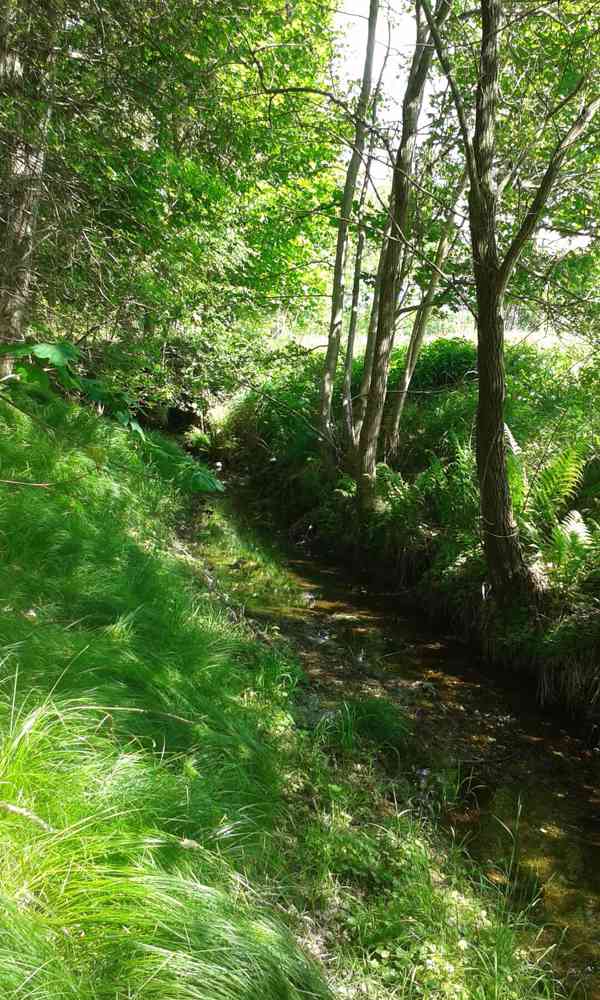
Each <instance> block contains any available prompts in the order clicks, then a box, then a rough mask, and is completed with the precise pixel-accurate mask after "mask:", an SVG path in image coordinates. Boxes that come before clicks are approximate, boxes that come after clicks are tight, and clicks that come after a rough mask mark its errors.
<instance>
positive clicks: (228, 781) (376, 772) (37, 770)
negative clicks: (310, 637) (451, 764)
mask: <svg viewBox="0 0 600 1000" xmlns="http://www.w3.org/2000/svg"><path fill="white" fill-rule="evenodd" d="M21 403H23V405H24V406H25V408H26V409H28V410H29V411H30V413H31V414H32V415H31V416H26V415H24V414H23V413H21V412H20V411H18V410H16V409H15V408H14V407H12V406H9V405H7V404H6V403H4V402H0V421H1V424H2V433H1V435H0V461H1V473H0V475H1V478H2V480H3V483H2V494H1V499H0V538H1V544H2V563H1V570H0V572H1V574H2V581H1V588H2V623H1V626H0V644H1V662H2V687H1V693H2V697H1V704H0V768H1V773H2V787H1V790H0V825H1V826H0V829H1V834H2V836H1V850H0V872H1V886H2V888H1V897H2V905H1V909H0V992H1V994H2V996H3V997H6V998H7V1000H9V998H10V1000H13V998H14V1000H17V998H21V997H25V996H27V997H28V998H35V1000H66V998H77V1000H133V998H139V1000H153V998H156V1000H159V998H160V1000H166V998H168V1000H229V998H230V1000H234V998H235V1000H257V998H261V1000H264V998H269V997H272V998H273V1000H275V998H277V1000H282V998H287V1000H294V998H298V1000H299V998H300V997H302V998H303V1000H306V998H309V997H312V998H323V1000H325V998H326V997H329V996H330V995H331V991H333V992H334V993H335V994H337V995H341V996H349V997H352V996H357V997H358V996H363V995H368V996H372V997H375V998H379V997H381V998H383V997H384V996H385V997H389V996H392V995H393V996H404V997H420V996H427V997H428V998H431V997H448V998H450V997H452V998H463V997H464V998H470V997H473V998H475V997H476V998H488V997H489V998H492V997H494V998H500V997H502V998H509V997H510V998H513V997H514V998H515V1000H517V998H518V1000H523V998H528V997H533V996H536V997H537V996H539V995H540V994H541V995H548V996H551V995H556V993H555V986H554V984H553V982H552V979H551V978H550V977H549V976H547V975H546V974H545V973H544V972H543V971H541V969H540V966H539V965H538V964H537V963H536V961H535V960H534V956H533V953H532V952H531V951H524V950H519V947H523V941H524V939H523V938H522V937H521V936H520V932H521V931H522V930H523V927H524V922H523V919H524V918H521V917H519V916H518V915H516V914H514V913H512V911H511V908H510V905H509V899H508V897H507V896H505V895H504V896H503V895H501V894H499V893H498V890H496V889H494V888H493V886H491V885H487V884H486V883H485V881H484V880H483V879H481V883H480V884H479V885H478V886H474V885H473V882H472V880H471V878H469V877H468V876H467V873H466V869H465V866H464V862H463V859H462V857H461V854H460V851H458V850H454V849H452V848H451V847H450V846H449V845H448V844H447V843H446V842H445V841H444V840H441V839H439V838H438V837H437V835H436V834H435V832H434V829H433V826H432V822H431V817H429V818H427V817H426V816H425V817H424V816H423V815H420V814H419V813H418V812H417V811H416V810H415V809H414V808H413V806H412V796H413V792H414V790H412V789H411V787H410V785H409V784H408V783H407V782H400V783H397V786H396V792H395V794H396V801H390V797H389V787H387V786H386V783H385V781H384V778H383V773H382V771H381V768H380V765H379V764H378V763H377V760H378V751H380V750H381V748H382V747H385V746H387V745H388V744H389V742H390V740H392V741H393V742H394V744H395V749H394V753H395V754H396V755H398V754H400V755H402V754H403V753H406V754H407V755H409V753H410V734H409V733H408V730H407V728H406V725H405V723H404V722H403V720H402V719H401V717H398V716H396V715H394V714H393V713H392V715H391V716H390V710H389V707H388V708H384V709H383V710H381V709H378V710H376V712H375V716H373V713H372V712H371V713H370V714H369V713H368V712H367V715H366V719H365V717H364V712H363V719H362V722H361V721H360V711H359V710H358V709H352V711H351V715H350V716H348V714H347V713H348V711H349V710H346V715H345V716H344V715H343V714H341V715H340V717H339V718H340V720H342V721H341V722H340V723H339V724H338V723H335V724H334V725H329V726H328V727H327V729H326V731H324V730H323V728H322V727H316V728H315V729H305V728H299V727H298V725H297V724H296V723H295V721H294V713H293V711H292V709H293V706H294V703H295V700H296V697H297V693H298V691H299V689H300V688H301V687H302V684H303V679H302V676H301V673H300V670H299V667H298V665H297V663H296V661H295V659H294V657H293V655H292V653H291V651H290V650H289V648H288V647H287V646H286V645H285V644H284V643H282V642H281V641H280V640H278V639H277V637H276V635H263V636H262V637H261V639H260V640H259V639H258V638H257V636H256V635H255V634H254V633H253V632H252V631H251V630H250V627H249V626H248V624H247V623H246V622H245V619H244V616H243V614H242V612H241V610H240V608H241V605H243V604H244V603H246V601H247V599H248V597H249V595H250V593H254V594H256V593H257V592H258V590H257V588H260V587H261V586H262V587H264V588H265V589H268V588H269V587H270V586H272V585H273V580H274V578H275V574H276V572H277V570H276V567H274V566H273V565H271V564H270V563H269V561H268V560H265V559H264V558H263V557H262V556H261V555H260V554H258V553H257V552H253V553H252V554H251V556H252V562H253V565H252V566H249V567H247V569H246V571H245V572H244V573H243V574H240V573H239V572H236V573H235V574H234V578H235V581H237V586H238V592H236V593H235V594H232V593H231V591H232V587H233V583H232V575H231V574H232V571H231V569H229V570H228V571H227V572H228V573H229V577H226V576H225V577H223V579H221V581H220V582H219V574H217V579H216V580H215V578H214V576H213V572H212V571H210V572H209V571H207V568H206V566H205V564H204V562H203V556H202V551H203V548H202V546H201V547H200V548H198V547H197V546H196V547H194V548H192V547H191V546H192V542H191V541H190V535H189V532H188V535H187V536H186V537H187V538H188V541H182V536H181V532H179V534H177V533H176V530H175V529H176V527H177V525H178V524H179V526H180V527H181V525H182V524H183V523H184V522H185V521H186V519H189V516H190V510H189V498H188V496H187V490H188V488H189V487H190V486H193V485H194V475H195V474H196V473H195V471H194V470H193V469H192V468H191V467H190V466H189V463H188V462H187V461H186V460H185V459H183V457H182V455H181V453H180V452H178V451H177V449H176V448H174V447H173V446H170V445H168V444H167V443H165V442H162V441H161V440H160V439H158V438H147V439H146V441H141V440H138V441H137V443H136V439H135V437H134V436H132V435H127V434H126V433H125V432H124V431H122V430H120V429H118V428H115V427H112V426H109V425H108V424H106V423H103V422H101V421H99V420H98V419H97V418H96V417H95V416H93V415H91V414H89V413H87V412H85V411H83V410H80V409H76V408H72V407H67V406H65V405H64V404H62V403H59V402H57V403H54V404H51V405H49V406H46V407H43V408H42V407H38V408H36V407H34V406H33V404H32V403H31V401H30V400H22V401H21ZM199 474H200V476H201V477H202V476H204V482H205V485H206V483H207V482H208V480H207V479H206V476H205V474H203V473H199ZM22 484H23V485H22ZM34 484H38V485H34ZM39 484H44V485H39ZM195 485H197V482H196V483H195ZM203 547H204V548H205V549H206V550H208V551H209V553H210V555H211V558H212V559H215V557H216V553H217V550H218V553H219V559H220V560H221V562H224V563H226V564H236V562H239V560H240V559H244V560H248V559H249V558H250V556H249V552H248V549H247V546H245V544H244V543H243V542H242V541H241V540H240V539H238V538H237V537H236V536H235V535H234V534H233V533H232V532H231V531H230V530H229V529H228V528H227V526H226V525H223V526H221V527H218V526H215V527H213V528H211V529H210V530H209V531H208V532H205V539H204V543H203ZM223 572H225V570H224V571H223ZM240 581H243V582H240ZM225 586H227V587H228V588H229V591H230V593H229V595H226V594H225V593H224V588H225ZM377 712H379V714H377ZM350 717H351V718H352V720H353V722H352V725H349V724H348V721H347V720H348V719H349V718H350ZM343 719H346V722H345V723H344V722H343ZM373 719H375V721H373ZM407 759H408V757H407ZM388 784H389V783H388ZM534 951H535V949H534Z"/></svg>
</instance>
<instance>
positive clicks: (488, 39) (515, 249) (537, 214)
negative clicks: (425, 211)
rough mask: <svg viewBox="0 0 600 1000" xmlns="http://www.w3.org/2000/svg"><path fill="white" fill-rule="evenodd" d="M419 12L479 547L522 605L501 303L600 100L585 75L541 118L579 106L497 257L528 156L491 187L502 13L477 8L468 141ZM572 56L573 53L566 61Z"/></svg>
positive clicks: (443, 60) (497, 586)
mask: <svg viewBox="0 0 600 1000" xmlns="http://www.w3.org/2000/svg"><path fill="white" fill-rule="evenodd" d="M423 8H424V11H425V15H426V17H427V21H428V23H429V26H430V29H431V33H432V36H433V40H434V44H435V48H436V51H437V55H438V58H439V61H440V64H441V66H442V69H443V72H444V74H445V76H446V78H447V80H448V83H449V86H450V89H451V92H452V96H453V100H454V104H455V108H456V114H457V116H458V121H459V125H460V131H461V136H462V142H463V146H464V151H465V157H466V163H467V169H468V174H469V221H470V229H471V244H472V257H473V275H474V279H475V289H476V299H477V343H478V373H479V402H478V409H477V468H478V476H479V488H480V494H481V529H482V537H483V547H484V551H485V556H486V562H487V567H488V573H489V578H490V582H491V584H492V588H493V591H494V593H495V595H496V597H497V598H498V600H499V601H500V602H514V601H515V600H518V599H519V598H520V597H522V596H523V595H528V594H530V593H532V592H535V591H536V589H537V587H538V586H539V583H538V581H537V579H536V578H535V575H534V573H533V571H532V570H531V568H530V567H529V566H528V565H527V563H526V560H525V558H524V554H523V549H522V546H521V542H520V539H519V532H518V528H517V525H516V521H515V518H514V514H513V509H512V503H511V495H510V486H509V480H508V470H507V462H506V443H505V429H504V428H505V421H504V399H505V395H506V384H505V383H506V376H505V367H504V315H503V308H504V299H505V294H506V290H507V286H508V283H509V280H510V278H511V275H512V273H513V270H514V268H515V266H516V264H517V262H518V260H519V258H520V256H521V254H522V253H523V250H524V249H525V247H526V246H527V244H528V242H529V240H530V239H531V238H532V237H533V235H534V233H535V232H536V229H537V228H538V227H539V226H540V224H541V223H542V220H543V218H544V212H545V209H546V206H547V204H548V200H549V198H550V195H551V193H552V191H553V189H554V187H555V185H556V182H557V180H558V178H559V177H560V173H561V168H562V166H563V164H564V162H565V160H566V158H567V157H568V155H569V154H570V153H571V151H572V150H573V147H574V146H575V144H576V143H577V142H578V140H579V139H580V138H581V137H582V136H583V135H584V134H585V132H586V129H587V127H588V125H589V123H590V122H591V121H592V119H593V117H594V115H595V113H596V111H597V110H598V108H599V107H600V98H599V97H597V96H594V95H593V92H592V91H591V87H590V84H591V79H590V77H589V76H588V75H587V74H586V75H582V76H581V77H580V78H579V79H577V80H576V82H575V85H574V86H571V87H570V88H569V89H568V90H567V92H566V93H564V94H563V95H562V97H561V98H560V100H559V101H558V103H557V104H556V105H554V106H553V107H552V108H551V109H550V110H549V111H546V114H545V115H544V117H543V120H542V121H543V126H545V127H546V128H547V127H548V123H549V122H550V121H551V120H552V119H554V118H556V117H559V118H560V117H561V112H563V111H564V110H565V109H566V108H568V107H569V106H570V105H571V103H572V102H573V101H575V100H576V99H578V98H580V97H581V98H582V101H581V106H580V109H579V111H578V112H576V113H575V115H574V117H573V118H572V120H571V122H570V124H568V125H567V126H566V128H565V129H564V131H563V132H562V135H559V137H558V139H557V140H556V141H555V142H554V143H553V145H552V148H551V149H550V150H549V152H548V154H547V158H546V164H545V169H544V170H543V173H542V176H541V179H539V182H538V183H537V188H536V190H535V193H534V194H533V196H532V197H530V199H529V202H528V205H527V207H526V209H525V212H524V213H523V214H522V217H521V219H520V220H519V221H518V223H517V225H516V228H515V231H514V233H513V234H512V236H511V239H510V241H509V243H508V246H507V249H506V250H505V251H504V253H500V251H499V246H498V237H499V222H498V214H499V205H500V199H501V196H502V192H503V190H504V189H505V188H506V187H507V186H508V185H510V184H511V183H512V182H513V180H514V178H515V176H516V174H517V171H518V168H519V166H521V164H522V162H523V160H524V159H525V158H526V157H527V156H528V155H529V149H526V148H524V149H521V150H519V152H518V154H517V158H516V163H515V164H514V165H513V166H512V167H511V168H510V169H509V170H508V172H507V173H506V174H505V175H504V177H503V178H502V179H501V180H498V177H497V161H496V153H497V131H498V124H497V118H498V114H499V99H500V78H501V73H502V63H501V54H500V46H501V39H502V31H503V27H504V23H503V9H502V3H501V0H481V8H480V13H481V37H480V56H479V66H478V73H477V82H476V102H475V130H474V134H473V136H471V133H470V131H469V127H468V121H467V113H466V109H465V101H464V100H463V94H462V93H461V90H460V88H459V85H458V82H457V79H456V78H455V76H454V73H453V68H452V64H451V60H450V57H449V54H448V50H447V47H446V46H445V44H444V42H443V40H442V37H441V35H440V32H439V30H438V26H437V25H436V22H435V19H434V16H433V13H432V11H431V7H430V5H429V0H423ZM567 33H568V31H567ZM552 41H553V42H554V41H555V38H553V39H552ZM572 54H573V53H572V50H571V52H570V55H569V57H570V58H572ZM588 54H589V53H588ZM546 69H547V68H546ZM586 97H587V99H586ZM548 130H549V129H548Z"/></svg>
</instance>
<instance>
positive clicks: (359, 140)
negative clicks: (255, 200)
mask: <svg viewBox="0 0 600 1000" xmlns="http://www.w3.org/2000/svg"><path fill="white" fill-rule="evenodd" d="M378 11H379V0H370V6H369V26H368V35H367V50H366V54H365V64H364V70H363V78H362V86H361V91H360V97H359V100H358V105H357V108H356V129H355V133H354V145H353V148H352V154H351V156H350V162H349V163H348V169H347V172H346V181H345V184H344V192H343V196H342V205H341V210H340V220H339V223H338V235H337V244H336V251H335V265H334V271H333V290H332V295H331V317H330V321H329V339H328V343H327V354H326V356H325V368H324V372H323V380H322V384H321V403H320V413H319V426H320V430H321V433H322V434H323V435H324V436H325V437H326V438H330V437H331V403H332V399H333V385H334V381H335V373H336V370H337V363H338V357H339V352H340V341H341V336H342V321H343V316H344V297H345V287H344V273H345V268H346V252H347V249H348V229H349V225H350V217H351V215H352V202H353V200H354V192H355V190H356V179H357V177H358V171H359V167H360V164H361V162H362V157H363V153H364V148H365V135H366V121H365V117H366V113H367V108H368V106H369V100H370V97H371V82H372V75H373V53H374V50H375V30H376V27H377V15H378Z"/></svg>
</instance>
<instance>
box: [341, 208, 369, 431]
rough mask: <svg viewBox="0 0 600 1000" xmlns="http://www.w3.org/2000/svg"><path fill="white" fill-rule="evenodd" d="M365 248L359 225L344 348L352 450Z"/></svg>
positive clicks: (346, 418)
mask: <svg viewBox="0 0 600 1000" xmlns="http://www.w3.org/2000/svg"><path fill="white" fill-rule="evenodd" d="M364 248H365V227H364V225H363V224H362V222H361V224H360V225H359V228H358V239H357V242H356V255H355V258H354V281H353V284H352V304H351V306H350V324H349V326H348V344H347V347H346V360H345V362H344V388H343V394H342V396H343V407H344V426H345V429H346V437H347V440H348V442H349V445H350V448H351V449H352V445H353V443H354V442H353V438H354V420H353V413H352V410H353V407H352V365H353V362H354V344H355V341H356V327H357V325H358V304H359V299H360V277H361V270H362V260H363V253H364Z"/></svg>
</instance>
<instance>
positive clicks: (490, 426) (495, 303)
mask: <svg viewBox="0 0 600 1000" xmlns="http://www.w3.org/2000/svg"><path fill="white" fill-rule="evenodd" d="M481 18H482V21H481V62H480V74H479V81H478V87H477V98H476V111H475V135H474V138H473V151H474V156H475V163H476V167H477V179H478V183H477V184H476V185H474V184H471V189H470V192H469V219H470V225H471V243H472V250H473V265H474V268H473V269H474V276H475V288H476V292H477V368H478V373H479V396H478V405H477V472H478V477H479V489H480V497H481V526H482V534H483V547H484V551H485V556H486V561H487V565H488V571H489V576H490V581H491V584H492V587H493V589H494V591H495V593H496V595H497V597H498V598H499V599H500V600H505V599H507V598H509V599H510V598H514V596H515V595H518V594H519V593H522V592H523V590H524V585H526V586H527V587H529V585H530V574H529V571H528V569H527V566H526V563H525V559H524V557H523V551H522V548H521V543H520V539H519V532H518V529H517V525H516V522H515V518H514V514H513V508H512V501H511V495H510V486H509V482H508V469H507V463H506V446H505V440H504V400H505V396H506V379H505V369H504V316H503V298H504V289H503V285H502V277H501V264H500V260H499V256H498V247H497V235H496V234H497V210H498V188H497V184H496V182H495V178H494V173H493V165H494V156H495V147H496V109H497V103H498V75H499V64H500V59H499V51H498V47H499V34H500V30H501V27H502V6H501V0H482V3H481Z"/></svg>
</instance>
